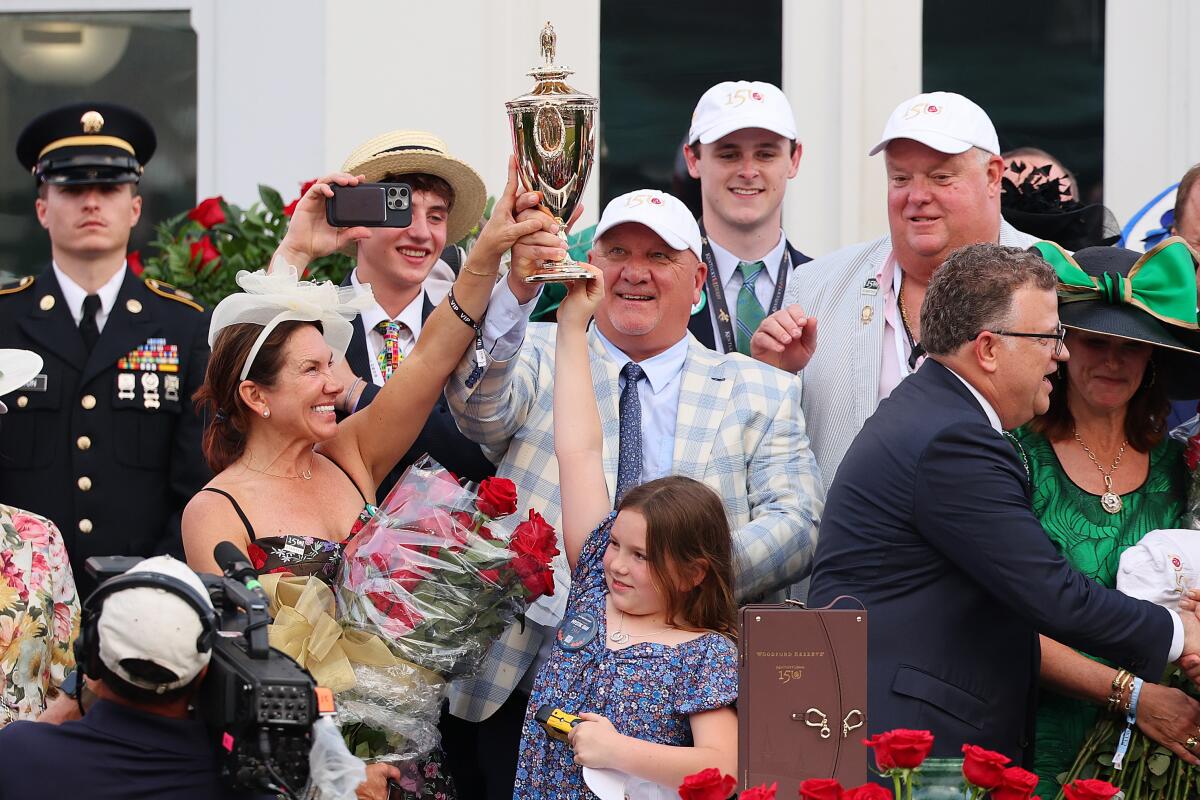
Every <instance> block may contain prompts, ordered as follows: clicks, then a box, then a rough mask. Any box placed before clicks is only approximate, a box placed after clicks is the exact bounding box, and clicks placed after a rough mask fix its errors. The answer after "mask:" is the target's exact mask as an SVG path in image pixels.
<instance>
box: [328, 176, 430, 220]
mask: <svg viewBox="0 0 1200 800" xmlns="http://www.w3.org/2000/svg"><path fill="white" fill-rule="evenodd" d="M329 188H331V189H333V197H331V198H329V199H328V200H326V201H325V219H326V220H328V222H329V224H330V225H332V226H333V227H335V228H352V227H355V226H358V225H363V226H366V227H368V228H407V227H408V226H409V225H411V224H412V187H411V186H409V185H408V184H407V183H360V184H359V185H358V186H338V185H337V184H332V185H331V186H330V187H329Z"/></svg>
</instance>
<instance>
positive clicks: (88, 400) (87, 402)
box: [79, 394, 96, 411]
mask: <svg viewBox="0 0 1200 800" xmlns="http://www.w3.org/2000/svg"><path fill="white" fill-rule="evenodd" d="M79 405H81V406H83V407H84V409H85V410H87V411H91V410H92V409H93V408H95V407H96V396H95V395H93V394H85V395H84V396H83V397H82V398H81V399H80V401H79Z"/></svg>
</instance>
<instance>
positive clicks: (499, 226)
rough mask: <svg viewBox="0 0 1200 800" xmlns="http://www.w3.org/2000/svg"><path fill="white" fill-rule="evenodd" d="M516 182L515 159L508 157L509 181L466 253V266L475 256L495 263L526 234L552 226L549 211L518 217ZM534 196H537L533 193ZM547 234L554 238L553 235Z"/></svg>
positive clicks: (538, 231)
mask: <svg viewBox="0 0 1200 800" xmlns="http://www.w3.org/2000/svg"><path fill="white" fill-rule="evenodd" d="M517 185H518V184H517V160H516V159H515V158H513V157H512V156H509V157H508V183H506V184H505V186H504V192H503V194H501V195H500V197H499V198H498V199H497V200H496V205H495V206H493V208H492V216H491V217H489V218H488V221H487V224H486V225H484V226H483V230H481V231H480V232H479V238H478V239H477V240H476V241H475V245H474V246H473V247H472V248H471V252H470V254H469V255H468V256H467V264H468V265H469V264H470V263H471V262H472V260H474V259H475V258H476V256H478V257H479V258H481V259H486V260H488V261H491V260H495V261H496V262H497V263H498V262H499V260H500V256H502V255H504V253H505V252H506V251H507V250H509V249H512V248H514V245H516V243H517V242H518V241H520V240H522V239H523V238H527V237H529V236H533V235H538V234H546V232H547V231H549V230H550V229H551V228H553V227H554V220H553V218H551V217H550V215H549V214H541V215H537V214H530V215H528V216H525V215H522V217H521V218H520V219H518V218H517V216H516V213H517V201H518V197H517ZM530 194H533V193H527V194H524V195H522V196H521V199H522V200H525V201H528V198H529V195H530ZM534 196H535V197H536V195H534ZM547 235H550V236H551V237H553V234H547ZM514 258H515V257H514Z"/></svg>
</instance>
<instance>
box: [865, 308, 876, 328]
mask: <svg viewBox="0 0 1200 800" xmlns="http://www.w3.org/2000/svg"><path fill="white" fill-rule="evenodd" d="M874 316H875V311H874V310H873V309H872V308H871V307H870V306H863V310H862V324H863V325H869V324H870V322H871V319H872V318H873V317H874Z"/></svg>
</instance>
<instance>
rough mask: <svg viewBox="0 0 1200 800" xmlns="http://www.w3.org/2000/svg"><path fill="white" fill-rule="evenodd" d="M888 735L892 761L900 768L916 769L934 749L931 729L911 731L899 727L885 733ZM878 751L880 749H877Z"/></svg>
mask: <svg viewBox="0 0 1200 800" xmlns="http://www.w3.org/2000/svg"><path fill="white" fill-rule="evenodd" d="M883 735H884V736H885V737H887V747H888V752H889V754H890V756H891V759H892V763H893V764H895V765H896V766H897V767H898V768H899V769H915V768H916V767H919V766H921V762H922V761H924V760H925V757H926V756H928V755H929V751H930V750H932V749H933V734H932V733H930V732H929V731H910V730H908V729H906V728H897V729H896V730H894V731H888V732H887V733H885V734H883ZM876 752H878V751H876Z"/></svg>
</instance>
